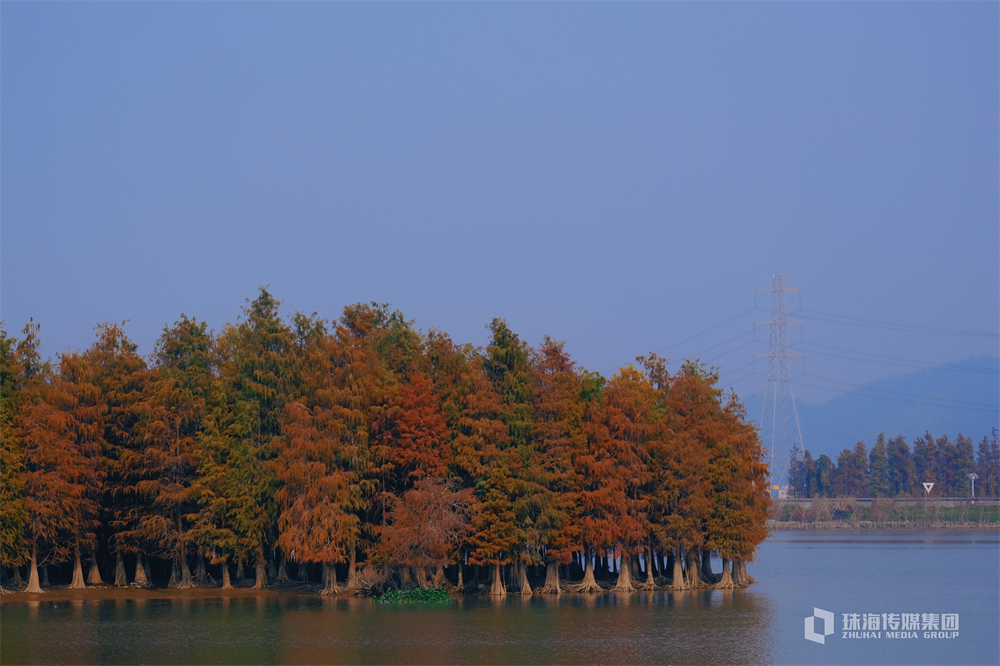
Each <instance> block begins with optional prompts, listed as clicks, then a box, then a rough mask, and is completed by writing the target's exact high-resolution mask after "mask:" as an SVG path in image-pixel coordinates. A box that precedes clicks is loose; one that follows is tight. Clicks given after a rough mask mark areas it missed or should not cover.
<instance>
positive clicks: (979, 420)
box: [745, 356, 1000, 460]
mask: <svg viewBox="0 0 1000 666" xmlns="http://www.w3.org/2000/svg"><path fill="white" fill-rule="evenodd" d="M956 367H977V368H989V369H992V370H995V371H997V370H1000V358H997V357H996V356H981V357H978V358H969V359H965V360H963V361H960V362H958V363H949V364H945V365H942V366H940V367H937V368H932V369H929V370H920V371H918V372H913V373H909V374H905V375H898V376H895V377H887V378H885V379H879V380H876V381H874V382H871V383H870V384H867V385H865V387H864V388H861V389H855V390H854V391H851V392H850V393H846V394H843V395H840V396H838V397H836V398H833V399H832V400H829V401H827V402H824V403H822V404H818V405H811V404H807V403H801V402H799V403H797V407H798V410H799V421H800V422H801V424H802V439H803V440H804V442H805V446H804V448H806V449H808V450H809V451H810V452H811V453H812V454H813V457H814V458H818V457H819V456H820V455H821V454H823V453H825V454H827V455H828V456H830V457H831V458H833V459H834V460H836V457H837V454H839V453H840V452H841V451H842V450H843V449H844V448H846V447H852V446H854V444H855V443H857V442H858V441H859V440H864V442H865V444H867V445H868V447H869V449H870V448H871V444H872V443H873V442H874V441H875V438H876V437H878V434H879V433H881V432H884V433H885V435H886V437H895V436H896V435H904V436H905V437H906V441H907V443H910V444H912V442H913V439H914V438H916V437H919V436H921V435H923V434H924V432H926V431H930V433H931V434H932V435H934V436H935V437H940V436H941V435H948V436H949V437H950V438H951V439H954V438H955V436H956V435H958V434H959V433H961V434H963V435H965V436H967V437H970V438H972V440H973V442H974V443H975V445H976V446H977V448H978V444H979V440H981V439H982V438H983V436H984V435H989V434H990V432H991V428H992V427H994V426H997V427H1000V377H998V375H997V374H969V373H961V372H954V371H953V370H951V369H953V368H956ZM794 381H795V380H794V379H793V380H792V383H793V385H794ZM901 393H903V394H911V395H919V396H928V398H927V399H924V400H918V399H913V398H911V397H909V396H906V395H898V394H901ZM874 395H878V396H881V397H879V398H876V397H873V396H874ZM888 398H892V399H888ZM945 401H958V402H961V403H980V404H982V403H985V404H987V405H991V406H993V407H995V409H993V410H992V411H991V412H983V411H971V410H966V409H956V408H954V407H950V406H948V404H947V403H946V402H945ZM915 402H924V403H931V404H913V403H915ZM745 403H746V406H747V416H748V417H749V418H751V419H753V420H754V421H758V420H759V419H760V412H761V409H762V407H763V394H755V395H752V396H749V397H747V398H746V399H745Z"/></svg>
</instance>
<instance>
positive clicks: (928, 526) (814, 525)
mask: <svg viewBox="0 0 1000 666" xmlns="http://www.w3.org/2000/svg"><path fill="white" fill-rule="evenodd" d="M767 529H769V530H771V531H772V532H802V531H815V532H828V531H844V532H1000V523H996V522H992V523H979V522H964V523H959V522H936V523H918V522H913V521H909V522H884V523H882V522H879V523H876V522H872V521H870V520H861V521H846V520H823V521H815V522H798V521H789V520H782V521H779V520H769V521H767Z"/></svg>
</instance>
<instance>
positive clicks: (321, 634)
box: [0, 532, 1000, 664]
mask: <svg viewBox="0 0 1000 666" xmlns="http://www.w3.org/2000/svg"><path fill="white" fill-rule="evenodd" d="M717 568H718V565H717ZM750 572H751V574H752V575H753V576H755V577H756V578H757V580H758V583H757V584H756V585H753V586H752V587H750V588H749V589H747V590H737V591H733V592H721V591H712V592H698V593H684V594H673V593H668V592H655V593H633V594H630V595H615V594H611V593H608V594H604V595H590V596H584V595H563V596H561V597H558V598H555V597H547V596H534V597H531V598H530V599H527V600H525V599H522V598H521V597H519V596H510V597H507V598H505V599H503V600H494V599H491V598H488V597H477V596H468V597H466V598H465V599H464V600H463V601H462V602H461V603H458V604H454V605H452V606H450V607H446V608H414V607H409V606H402V607H385V606H379V605H376V604H372V603H371V602H370V601H368V600H367V599H357V598H326V597H319V596H299V595H295V594H278V595H275V594H271V595H266V596H260V597H238V598H233V597H231V598H188V599H181V598H173V599H145V600H135V599H113V600H105V601H90V602H86V601H75V602H67V601H61V602H54V601H41V602H34V603H28V602H7V601H5V602H4V603H3V605H2V607H0V663H3V664H21V663H31V664H68V663H74V664H85V663H86V664H141V663H149V664H166V663H171V664H173V663H204V664H236V663H247V664H270V663H291V664H298V663H324V664H345V663H350V664H375V663H389V664H498V663H510V664H522V663H523V664H528V663H554V664H563V663H576V664H586V663H599V664H651V663H656V664H665V663H675V664H734V663H747V664H765V663H777V664H997V663H1000V638H998V636H1000V607H998V606H1000V537H998V535H997V533H995V532H994V533H972V534H963V533H954V532H948V533H907V534H878V535H871V534H844V533H836V534H818V535H817V534H815V533H805V532H798V533H788V532H786V533H780V534H778V535H776V536H774V537H772V538H771V539H770V540H768V541H767V542H766V543H765V544H763V545H762V547H761V549H760V559H759V561H758V562H757V563H756V564H754V565H752V567H751V569H750ZM814 607H815V608H820V609H822V610H826V611H830V612H832V613H834V614H835V626H834V627H832V628H833V629H835V631H834V633H833V634H832V635H830V636H827V637H825V644H823V645H820V644H817V643H814V642H810V641H807V640H805V638H804V619H805V617H807V616H809V615H812V614H813V608H814ZM845 613H847V614H854V613H857V614H858V615H859V616H863V615H866V614H878V615H879V616H881V614H882V613H894V614H900V615H901V614H903V613H919V614H921V615H923V614H925V613H933V614H937V615H939V616H940V615H943V614H958V621H959V630H958V634H957V635H956V636H953V637H951V638H924V632H923V631H918V632H917V634H918V638H905V639H900V638H887V637H886V635H885V631H884V630H882V631H881V635H880V636H879V637H878V638H844V637H843V636H842V633H843V632H842V629H843V627H842V625H843V614H845ZM816 626H817V627H818V628H819V629H822V627H823V623H822V620H819V621H817V622H816Z"/></svg>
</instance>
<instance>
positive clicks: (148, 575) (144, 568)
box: [142, 557, 153, 587]
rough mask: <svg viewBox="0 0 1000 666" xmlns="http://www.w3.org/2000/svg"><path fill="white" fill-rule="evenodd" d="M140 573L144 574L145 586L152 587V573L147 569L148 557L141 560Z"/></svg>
mask: <svg viewBox="0 0 1000 666" xmlns="http://www.w3.org/2000/svg"><path fill="white" fill-rule="evenodd" d="M142 572H143V573H144V574H146V582H147V585H149V586H151V587H152V585H153V572H152V571H150V569H149V558H148V557H144V558H142Z"/></svg>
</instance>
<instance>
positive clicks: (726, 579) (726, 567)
mask: <svg viewBox="0 0 1000 666" xmlns="http://www.w3.org/2000/svg"><path fill="white" fill-rule="evenodd" d="M715 587H716V588H717V589H719V590H731V589H733V587H735V585H733V576H732V574H731V573H730V564H729V558H728V557H723V558H722V579H721V580H720V581H719V582H718V583H716V584H715Z"/></svg>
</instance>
